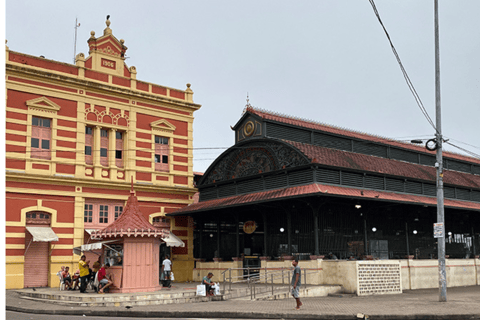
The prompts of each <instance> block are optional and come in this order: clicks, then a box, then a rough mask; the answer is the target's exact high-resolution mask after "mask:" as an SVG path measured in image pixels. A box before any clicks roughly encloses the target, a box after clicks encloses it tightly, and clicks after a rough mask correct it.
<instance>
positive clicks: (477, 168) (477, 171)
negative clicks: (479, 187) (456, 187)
mask: <svg viewBox="0 0 480 320" xmlns="http://www.w3.org/2000/svg"><path fill="white" fill-rule="evenodd" d="M472 172H473V173H474V174H478V175H480V166H473V168H472Z"/></svg>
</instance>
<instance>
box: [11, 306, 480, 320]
mask: <svg viewBox="0 0 480 320" xmlns="http://www.w3.org/2000/svg"><path fill="white" fill-rule="evenodd" d="M6 310H7V311H14V312H22V313H35V314H51V315H76V316H78V315H85V316H91V317H92V316H96V317H131V318H198V317H203V318H233V319H234V318H237V319H319V320H353V319H357V317H356V315H326V314H304V313H292V314H290V313H261V312H219V311H211V312H210V311H202V312H198V311H134V310H131V311H130V310H127V311H125V310H89V309H87V310H79V309H75V310H36V309H35V310H33V309H27V308H21V307H14V306H6ZM370 319H372V320H404V319H407V320H434V319H435V320H470V319H471V320H474V319H480V314H479V315H471V314H462V315H458V314H457V315H375V316H370Z"/></svg>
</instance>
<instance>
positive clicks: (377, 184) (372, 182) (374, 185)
mask: <svg viewBox="0 0 480 320" xmlns="http://www.w3.org/2000/svg"><path fill="white" fill-rule="evenodd" d="M365 188H368V189H374V190H385V186H384V179H383V177H377V176H370V175H367V176H366V177H365ZM421 191H422V188H421V186H420V192H421Z"/></svg>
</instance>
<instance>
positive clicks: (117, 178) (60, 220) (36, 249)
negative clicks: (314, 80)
mask: <svg viewBox="0 0 480 320" xmlns="http://www.w3.org/2000/svg"><path fill="white" fill-rule="evenodd" d="M106 23H107V27H106V28H105V30H104V32H103V35H102V36H100V37H96V36H95V32H93V31H92V32H91V37H90V38H89V39H88V41H87V42H88V46H89V55H88V56H87V57H85V55H84V54H82V53H80V54H78V55H77V56H76V63H75V65H72V64H68V63H62V62H58V61H53V60H48V59H45V58H43V57H35V56H31V55H28V54H24V53H18V52H14V51H10V50H9V48H8V47H7V46H6V287H7V288H24V287H35V286H54V285H56V284H57V283H58V277H57V276H56V273H57V271H59V270H60V267H61V266H64V265H69V266H71V267H73V268H72V270H76V263H77V262H78V259H79V257H78V255H75V254H73V252H72V249H73V248H74V247H78V246H80V245H82V244H85V243H87V242H89V241H90V234H91V233H92V232H93V231H94V230H98V229H102V228H104V227H105V226H107V225H108V224H110V223H111V222H112V221H114V220H116V219H117V218H118V217H119V216H120V215H121V213H122V210H123V207H124V205H125V202H126V200H127V198H128V196H129V187H130V181H131V180H133V181H134V184H135V190H137V197H138V201H139V205H140V208H141V210H142V212H143V213H144V214H145V216H146V218H148V219H149V221H150V222H151V223H152V224H154V225H156V226H159V227H163V228H167V229H169V230H171V233H172V234H173V235H175V236H177V237H178V238H180V239H181V241H178V240H177V241H175V240H176V238H177V237H174V236H172V237H173V238H174V239H173V240H172V239H170V243H171V244H172V245H173V247H172V248H171V254H172V256H173V260H174V261H175V271H176V273H175V276H176V278H177V279H178V280H180V281H182V280H183V281H185V280H189V279H191V269H192V268H193V233H192V228H191V225H192V222H191V221H190V220H189V219H188V218H184V217H181V218H179V219H177V218H176V219H170V218H166V217H165V214H167V213H169V212H173V211H176V210H178V209H180V208H182V207H184V206H187V205H188V204H190V203H192V202H193V196H194V194H195V191H196V189H195V188H194V182H193V179H194V173H193V170H192V167H193V163H192V141H193V120H194V115H193V113H194V112H195V111H196V110H198V109H199V108H200V105H199V104H195V103H194V102H193V91H192V90H191V89H190V84H187V88H186V89H183V90H180V89H174V88H169V87H166V86H161V85H156V84H153V83H148V82H145V81H140V80H137V71H136V69H135V67H133V66H132V67H128V66H127V65H126V63H125V59H126V58H125V52H126V50H127V47H126V46H125V42H124V40H118V39H117V38H116V37H115V36H114V35H113V34H112V30H111V29H110V21H109V20H107V21H106ZM169 249H170V248H168V247H167V248H165V247H164V248H163V250H164V251H163V253H165V252H168V251H170V250H169Z"/></svg>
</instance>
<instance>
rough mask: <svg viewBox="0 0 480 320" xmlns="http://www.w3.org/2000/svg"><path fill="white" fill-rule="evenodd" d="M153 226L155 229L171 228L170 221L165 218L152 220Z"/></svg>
mask: <svg viewBox="0 0 480 320" xmlns="http://www.w3.org/2000/svg"><path fill="white" fill-rule="evenodd" d="M152 224H153V226H154V227H159V228H170V219H169V218H165V217H154V218H153V219H152Z"/></svg>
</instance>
